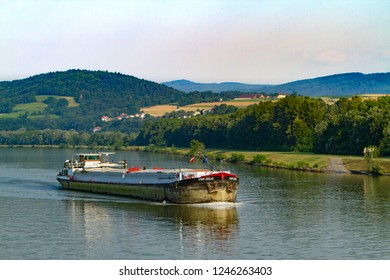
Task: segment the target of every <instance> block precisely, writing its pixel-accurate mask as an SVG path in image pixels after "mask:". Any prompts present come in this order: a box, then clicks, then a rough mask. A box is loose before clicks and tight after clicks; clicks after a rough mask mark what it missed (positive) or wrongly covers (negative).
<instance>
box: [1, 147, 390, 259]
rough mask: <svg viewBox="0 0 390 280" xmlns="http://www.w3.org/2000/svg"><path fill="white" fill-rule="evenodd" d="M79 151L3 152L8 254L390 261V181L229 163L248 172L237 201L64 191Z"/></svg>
mask: <svg viewBox="0 0 390 280" xmlns="http://www.w3.org/2000/svg"><path fill="white" fill-rule="evenodd" d="M73 152H74V151H72V150H66V149H37V148H34V149H21V148H1V149H0V259H3V260H7V259H12V260H21V259H33V260H41V259H45V260H48V259H60V260H64V259H74V260H83V259H92V260H97V259H114V260H119V259H130V260H138V259H146V260H149V259H167V260H175V259H179V260H181V259H197V260H207V259H222V260H224V259H269V260H271V259H272V260H284V259H297V260H307V259H331V260H340V259H352V260H356V259H390V234H389V232H390V177H373V176H365V175H350V174H330V173H328V174H316V173H305V172H295V171H289V170H277V169H267V168H261V167H250V166H244V165H227V164H226V165H225V166H224V167H225V168H228V169H230V170H231V171H232V172H234V173H237V174H238V175H239V176H240V187H239V192H238V196H237V203H235V204H233V203H215V204H207V205H171V204H164V203H155V202H147V201H142V200H136V199H130V198H123V197H112V196H106V195H98V194H92V193H82V192H76V191H68V190H64V189H62V188H61V187H60V185H59V183H58V182H57V181H56V179H55V177H56V175H57V173H58V171H59V170H60V169H61V167H62V165H63V162H64V160H65V159H69V158H71V156H72V154H73ZM78 152H80V151H78ZM115 158H116V159H126V160H127V162H128V163H129V167H130V166H132V165H134V166H135V165H137V166H144V165H145V166H150V167H152V166H153V167H169V168H177V167H186V166H189V163H188V159H186V158H184V157H175V156H170V155H162V154H151V153H138V152H123V151H122V152H117V154H116V155H115ZM196 165H198V166H202V164H201V163H200V162H198V163H195V166H196Z"/></svg>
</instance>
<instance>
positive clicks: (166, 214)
mask: <svg viewBox="0 0 390 280" xmlns="http://www.w3.org/2000/svg"><path fill="white" fill-rule="evenodd" d="M130 202H131V203H123V202H104V203H102V202H96V201H90V202H89V201H82V200H68V201H66V208H67V212H68V217H70V225H71V232H72V235H74V236H79V238H80V237H81V238H83V239H84V241H85V243H86V247H87V251H88V250H89V251H94V250H95V249H97V250H99V249H98V248H99V247H102V246H106V245H110V243H114V241H115V240H118V239H119V240H120V239H122V240H126V244H124V245H123V248H122V249H125V248H126V247H128V248H127V249H128V255H127V257H128V258H133V254H138V253H139V252H136V248H137V246H136V245H135V244H139V243H140V242H141V241H142V242H144V241H145V238H150V234H151V235H155V237H154V238H155V239H156V240H158V239H160V240H163V241H164V242H167V243H173V244H174V245H175V247H174V248H172V247H171V248H164V247H162V248H147V247H144V248H143V250H142V254H143V255H144V257H143V258H155V257H156V256H155V255H154V254H150V256H149V254H148V250H150V251H152V249H156V250H158V251H160V254H161V255H158V257H159V258H163V257H164V254H165V252H164V251H165V250H167V251H170V250H174V251H175V255H176V256H177V257H178V258H188V256H193V255H196V254H199V256H202V257H206V258H213V256H214V258H215V256H219V257H221V256H223V255H224V254H230V255H232V254H233V252H231V249H230V248H229V247H230V246H231V242H232V241H233V240H234V239H235V238H236V237H237V231H238V216H237V208H236V207H237V205H236V204H233V203H215V204H208V205H173V204H160V203H148V202H138V201H132V200H131V201H130ZM145 219H148V220H151V221H152V222H151V224H149V225H146V226H147V227H148V228H149V229H150V232H145V224H144V223H145ZM123 229H128V230H129V231H128V232H127V233H124V232H123ZM172 241H173V242H172ZM103 244H105V245H103ZM160 246H161V244H160ZM87 254H88V253H87ZM91 254H93V252H91Z"/></svg>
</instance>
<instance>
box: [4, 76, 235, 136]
mask: <svg viewBox="0 0 390 280" xmlns="http://www.w3.org/2000/svg"><path fill="white" fill-rule="evenodd" d="M237 95H238V93H237V92H230V93H223V94H219V93H212V92H196V93H191V94H186V93H184V92H181V91H178V90H176V89H173V88H170V87H167V86H164V85H161V84H159V83H155V82H151V81H147V80H143V79H139V78H136V77H133V76H129V75H124V74H120V73H110V72H106V71H87V70H68V71H64V72H52V73H46V74H40V75H36V76H32V77H29V78H26V79H21V80H14V81H8V82H0V131H1V130H18V129H20V128H25V129H28V130H34V129H46V128H50V129H63V130H68V129H75V130H77V131H87V130H91V129H92V128H93V127H95V126H102V125H103V124H104V123H102V122H101V121H100V118H101V116H103V115H107V116H110V117H115V116H118V115H119V114H121V113H125V114H129V115H130V114H131V115H132V114H136V113H139V110H140V108H141V107H146V106H152V105H159V104H169V103H173V104H177V105H178V106H184V105H187V104H191V103H198V102H207V101H217V100H220V98H224V99H231V98H234V97H236V96H237ZM121 123H122V126H124V127H125V126H126V124H125V122H121ZM129 127H131V125H130V126H129V125H127V126H126V127H125V128H124V129H122V130H125V131H127V132H130V131H136V129H137V128H134V129H130V128H129Z"/></svg>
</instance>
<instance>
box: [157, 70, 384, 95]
mask: <svg viewBox="0 0 390 280" xmlns="http://www.w3.org/2000/svg"><path fill="white" fill-rule="evenodd" d="M164 84H165V85H167V86H170V87H173V88H176V89H178V90H181V91H184V92H191V91H197V90H202V91H205V90H211V91H214V92H221V91H225V90H238V91H241V92H265V93H295V92H296V93H298V94H299V95H304V96H312V97H315V96H329V97H345V96H353V95H356V94H364V93H390V72H388V73H375V74H362V73H345V74H336V75H331V76H324V77H318V78H314V79H305V80H299V81H294V82H290V83H285V84H280V85H261V84H258V85H256V84H241V83H220V84H217V83H207V84H206V83H194V82H191V81H187V80H177V81H171V82H166V83H164Z"/></svg>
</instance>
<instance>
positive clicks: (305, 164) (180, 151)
mask: <svg viewBox="0 0 390 280" xmlns="http://www.w3.org/2000/svg"><path fill="white" fill-rule="evenodd" d="M0 147H15V148H18V147H24V148H72V147H63V146H55V145H44V146H37V145H14V146H7V145H0ZM74 149H84V150H85V149H92V150H106V151H107V150H114V148H113V147H110V146H98V147H93V148H91V147H88V146H77V147H74ZM121 150H127V151H141V152H152V153H166V154H174V155H180V156H187V157H188V158H190V157H191V155H190V149H189V148H176V147H171V148H160V147H156V146H153V145H151V146H129V147H122V148H121ZM205 153H206V155H207V156H208V158H209V159H210V160H211V161H213V162H214V163H217V162H219V161H220V160H224V161H226V162H231V163H239V164H253V165H260V166H265V167H270V168H284V169H291V170H301V171H311V172H326V171H336V170H331V169H329V160H330V159H331V158H335V157H336V158H340V159H341V160H342V162H343V164H344V166H345V167H346V168H347V169H348V170H349V171H351V172H356V173H363V174H364V173H372V172H370V171H369V165H368V162H367V160H366V159H364V158H363V157H356V156H339V155H337V156H335V155H322V154H313V153H299V152H266V151H237V150H225V149H206V151H205ZM372 166H373V167H374V173H376V174H382V175H390V159H389V158H377V159H374V160H373V164H372ZM336 172H337V171H336Z"/></svg>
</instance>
